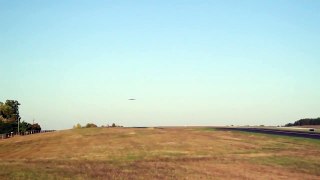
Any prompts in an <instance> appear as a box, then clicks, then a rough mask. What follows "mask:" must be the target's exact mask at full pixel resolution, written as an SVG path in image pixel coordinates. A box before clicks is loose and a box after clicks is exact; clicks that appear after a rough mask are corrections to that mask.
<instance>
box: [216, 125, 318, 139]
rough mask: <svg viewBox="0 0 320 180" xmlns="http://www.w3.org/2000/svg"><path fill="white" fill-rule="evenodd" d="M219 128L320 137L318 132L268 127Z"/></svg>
mask: <svg viewBox="0 0 320 180" xmlns="http://www.w3.org/2000/svg"><path fill="white" fill-rule="evenodd" d="M217 129H221V130H231V131H244V132H255V133H264V134H273V135H283V136H291V137H304V138H312V139H320V133H316V132H301V131H293V130H277V129H266V128H243V127H232V128H231V127H219V128H217Z"/></svg>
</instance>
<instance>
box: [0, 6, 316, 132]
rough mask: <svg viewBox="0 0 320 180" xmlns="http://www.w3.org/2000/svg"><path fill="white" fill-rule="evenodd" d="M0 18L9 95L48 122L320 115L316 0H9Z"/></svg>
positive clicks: (208, 121)
mask: <svg viewBox="0 0 320 180" xmlns="http://www.w3.org/2000/svg"><path fill="white" fill-rule="evenodd" d="M0 22H1V23H0V84H1V86H0V101H5V100H6V99H15V100H18V101H19V102H20V103H21V104H22V105H21V107H20V111H21V116H22V119H23V120H26V121H28V122H32V119H33V118H35V121H36V122H38V123H40V124H41V125H42V126H43V128H44V129H65V128H71V127H72V126H73V125H74V124H76V123H81V124H85V123H88V122H93V123H96V124H98V125H102V124H107V123H109V124H111V123H112V122H115V123H117V124H120V125H124V126H157V125H230V124H235V125H247V124H250V125H260V124H265V125H282V124H285V123H288V122H292V121H295V120H298V119H300V118H304V117H319V116H320V80H319V79H320V1H318V0H264V1H262V0H261V1H257V0H242V1H237V0H232V1H228V0H221V1H214V0H206V1H205V0H193V1H191V0H181V1H175V0H167V1H165V0H158V1H153V0H145V1H142V0H141V1H140V0H137V1H131V0H130V1H129V0H128V1H124V0H123V1H116V0H114V1H102V0H101V1H93V0H90V1H87V0H85V1H80V0H74V1H71V0H69V1H68V0H67V1H49V0H46V1H44V0H37V1H36V0H0ZM128 98H136V99H137V100H136V101H128Z"/></svg>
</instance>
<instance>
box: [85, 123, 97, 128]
mask: <svg viewBox="0 0 320 180" xmlns="http://www.w3.org/2000/svg"><path fill="white" fill-rule="evenodd" d="M96 127H98V126H97V125H95V124H93V123H88V124H87V125H86V128H96Z"/></svg>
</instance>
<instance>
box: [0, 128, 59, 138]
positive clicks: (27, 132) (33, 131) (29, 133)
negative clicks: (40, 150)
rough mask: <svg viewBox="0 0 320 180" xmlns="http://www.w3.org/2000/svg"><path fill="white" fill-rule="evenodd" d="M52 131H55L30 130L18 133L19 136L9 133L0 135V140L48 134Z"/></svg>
mask: <svg viewBox="0 0 320 180" xmlns="http://www.w3.org/2000/svg"><path fill="white" fill-rule="evenodd" d="M54 131H56V130H41V131H36V130H32V131H26V132H20V133H19V134H18V133H13V132H11V133H6V134H0V138H1V139H7V138H11V137H14V136H17V135H20V136H26V135H31V134H38V133H48V132H54Z"/></svg>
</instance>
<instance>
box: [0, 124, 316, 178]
mask: <svg viewBox="0 0 320 180" xmlns="http://www.w3.org/2000/svg"><path fill="white" fill-rule="evenodd" d="M319 154H320V141H319V140H311V139H304V138H291V137H282V136H272V135H263V134H255V133H244V132H230V131H216V130H213V129H210V128H172V129H152V128H146V129H133V128H114V129H112V128H110V129H108V128H89V129H76V130H66V131H59V132H53V133H47V134H35V135H30V136H24V137H14V138H11V139H6V140H2V141H0V179H63V178H67V179H68V178H74V179H119V178H120V179H128V178H137V179H150V178H158V179H166V178H170V179H172V178H174V179H176V178H179V179H180V178H185V177H189V178H191V179H199V178H205V179H210V178H218V179H288V178H290V179H319V178H320V156H319Z"/></svg>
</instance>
